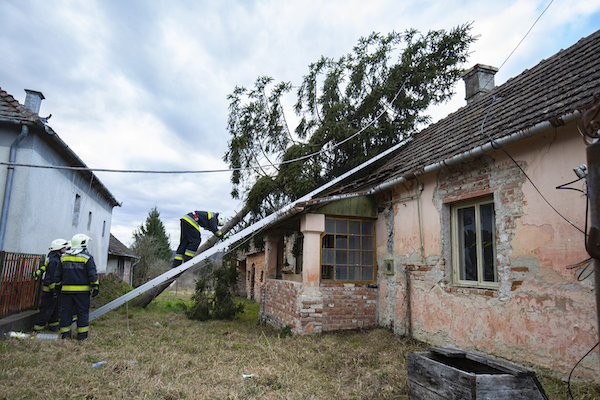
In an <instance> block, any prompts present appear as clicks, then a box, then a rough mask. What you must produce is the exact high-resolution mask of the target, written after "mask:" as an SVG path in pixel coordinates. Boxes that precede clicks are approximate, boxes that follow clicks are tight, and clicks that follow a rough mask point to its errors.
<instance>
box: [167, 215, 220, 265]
mask: <svg viewBox="0 0 600 400" xmlns="http://www.w3.org/2000/svg"><path fill="white" fill-rule="evenodd" d="M179 221H180V223H181V235H180V237H179V247H177V251H176V253H175V258H174V259H173V268H175V267H177V266H179V265H181V264H182V263H183V262H185V261H188V260H190V259H192V258H193V257H194V256H195V255H196V250H198V246H200V242H201V241H202V238H201V236H200V228H204V229H208V230H209V231H211V232H212V233H214V234H215V235H216V236H217V237H218V238H219V239H221V240H225V239H226V238H227V237H228V236H227V235H223V233H222V232H221V231H220V230H219V226H223V225H225V217H224V216H222V215H220V214H219V213H214V212H210V211H192V212H189V213H187V214H186V215H184V216H183V217H181V218H180V220H179Z"/></svg>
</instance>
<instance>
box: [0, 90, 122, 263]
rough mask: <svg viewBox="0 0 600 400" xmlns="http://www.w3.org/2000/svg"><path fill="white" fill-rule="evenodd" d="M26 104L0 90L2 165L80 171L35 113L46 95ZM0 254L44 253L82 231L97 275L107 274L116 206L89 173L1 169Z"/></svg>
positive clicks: (29, 99)
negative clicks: (88, 242) (85, 236)
mask: <svg viewBox="0 0 600 400" xmlns="http://www.w3.org/2000/svg"><path fill="white" fill-rule="evenodd" d="M26 93H27V96H26V98H25V105H24V106H23V105H21V104H19V102H18V101H17V100H15V99H14V97H13V96H11V95H10V94H8V93H6V92H5V91H4V90H2V89H0V162H3V163H17V164H31V165H47V166H69V167H84V168H86V165H85V164H84V162H83V161H82V160H81V159H80V158H79V157H78V156H77V155H76V154H75V153H74V152H73V150H71V149H70V148H69V146H67V144H66V143H65V142H63V141H62V139H61V138H60V137H59V136H58V135H57V134H56V132H54V130H52V128H50V127H49V126H48V125H46V119H45V118H41V117H40V116H39V115H38V112H39V109H40V104H41V101H42V100H43V99H44V95H43V94H42V93H40V92H36V91H32V90H26ZM0 201H1V204H2V209H1V212H0V250H2V251H6V252H13V253H30V254H46V253H48V246H49V244H50V242H51V241H52V240H54V239H56V238H64V239H66V240H70V238H71V237H72V236H73V235H74V234H76V233H84V234H86V235H88V236H90V237H91V238H92V241H91V243H90V247H89V251H90V253H91V254H92V256H94V259H95V261H96V265H97V269H98V272H104V271H105V270H106V263H107V255H108V243H109V237H110V225H111V218H112V209H113V207H115V206H120V204H119V203H118V202H117V200H116V199H115V198H114V196H113V195H112V194H111V193H110V192H109V190H108V189H107V188H106V187H105V186H104V185H103V184H102V182H100V180H99V179H98V178H97V177H96V176H95V175H94V174H93V173H92V172H90V171H82V170H66V169H54V168H33V167H25V166H15V167H14V168H13V167H10V166H7V165H6V164H3V165H0Z"/></svg>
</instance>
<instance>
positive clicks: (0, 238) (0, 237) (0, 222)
mask: <svg viewBox="0 0 600 400" xmlns="http://www.w3.org/2000/svg"><path fill="white" fill-rule="evenodd" d="M28 134H29V127H28V126H27V125H25V124H22V125H21V133H20V134H19V135H18V136H17V138H16V139H15V141H14V142H13V143H12V144H11V146H10V155H9V159H8V161H9V162H11V163H14V162H15V160H16V158H17V147H19V144H21V142H22V141H23V139H25V137H27V135H28ZM14 174H15V167H13V166H8V172H7V176H6V184H5V186H4V200H3V202H2V214H1V215H0V250H4V237H5V235H6V225H7V220H8V209H9V206H10V196H11V192H12V186H13V180H14Z"/></svg>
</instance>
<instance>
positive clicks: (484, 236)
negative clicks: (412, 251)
mask: <svg viewBox="0 0 600 400" xmlns="http://www.w3.org/2000/svg"><path fill="white" fill-rule="evenodd" d="M452 265H453V269H454V282H455V283H458V284H464V285H468V286H482V287H496V286H497V283H498V273H497V272H498V271H497V265H496V224H495V213H494V201H493V199H491V198H486V199H483V200H479V201H470V202H465V203H460V204H457V205H454V206H453V207H452Z"/></svg>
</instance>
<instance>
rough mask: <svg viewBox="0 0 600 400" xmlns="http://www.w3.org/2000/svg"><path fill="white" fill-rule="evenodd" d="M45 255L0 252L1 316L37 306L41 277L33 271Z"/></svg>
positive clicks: (40, 263)
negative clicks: (38, 277) (35, 276)
mask: <svg viewBox="0 0 600 400" xmlns="http://www.w3.org/2000/svg"><path fill="white" fill-rule="evenodd" d="M43 259H44V256H41V255H37V254H20V253H8V252H5V251H2V252H0V317H4V316H6V315H8V314H12V313H16V312H19V311H23V310H27V309H30V308H34V307H37V304H38V301H39V292H40V290H39V288H40V281H41V280H40V279H38V280H35V279H34V278H33V272H34V271H35V270H36V269H38V268H39V267H40V266H41V265H42V262H43Z"/></svg>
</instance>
